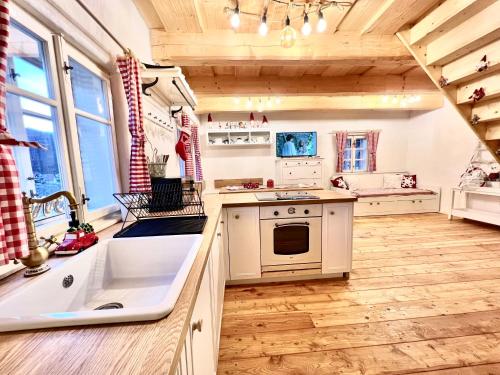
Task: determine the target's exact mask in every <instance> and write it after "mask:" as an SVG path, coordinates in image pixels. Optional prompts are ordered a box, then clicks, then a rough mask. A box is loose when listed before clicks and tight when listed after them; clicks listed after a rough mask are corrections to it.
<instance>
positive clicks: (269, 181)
mask: <svg viewBox="0 0 500 375" xmlns="http://www.w3.org/2000/svg"><path fill="white" fill-rule="evenodd" d="M266 186H267V187H268V188H269V189H272V188H273V187H274V180H273V179H272V178H270V179H269V180H267V184H266Z"/></svg>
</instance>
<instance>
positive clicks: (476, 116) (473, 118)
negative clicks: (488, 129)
mask: <svg viewBox="0 0 500 375" xmlns="http://www.w3.org/2000/svg"><path fill="white" fill-rule="evenodd" d="M480 119H481V118H480V117H479V116H478V115H477V114H476V113H474V116H472V120H471V121H470V123H471V124H472V125H477V124H479V120H480Z"/></svg>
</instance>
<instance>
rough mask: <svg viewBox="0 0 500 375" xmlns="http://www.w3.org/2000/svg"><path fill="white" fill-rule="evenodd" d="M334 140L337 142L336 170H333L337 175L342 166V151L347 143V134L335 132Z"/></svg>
mask: <svg viewBox="0 0 500 375" xmlns="http://www.w3.org/2000/svg"><path fill="white" fill-rule="evenodd" d="M335 139H336V142H337V168H335V170H336V171H337V173H341V172H342V166H343V164H344V150H345V146H346V143H347V132H346V131H343V132H337V133H335Z"/></svg>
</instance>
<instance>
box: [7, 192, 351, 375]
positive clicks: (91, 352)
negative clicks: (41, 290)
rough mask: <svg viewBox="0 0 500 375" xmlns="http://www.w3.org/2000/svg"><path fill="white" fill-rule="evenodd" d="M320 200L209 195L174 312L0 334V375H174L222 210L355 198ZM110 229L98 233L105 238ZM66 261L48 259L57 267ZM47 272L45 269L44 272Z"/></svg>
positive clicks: (12, 282) (13, 281) (10, 280)
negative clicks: (200, 235)
mask: <svg viewBox="0 0 500 375" xmlns="http://www.w3.org/2000/svg"><path fill="white" fill-rule="evenodd" d="M311 194H314V195H317V196H319V199H313V200H304V201H276V202H260V201H258V200H257V199H256V198H255V195H254V194H253V193H238V194H223V195H219V194H208V195H206V196H205V197H204V198H203V200H204V203H205V212H206V214H207V216H208V220H207V223H206V225H205V229H204V231H203V236H204V238H203V241H202V243H201V245H200V250H199V252H198V255H197V256H196V259H195V261H194V263H193V266H192V268H191V271H190V273H189V276H188V278H187V280H186V283H185V285H184V288H183V290H182V292H181V294H180V297H179V299H178V301H177V303H176V305H175V308H174V310H173V311H172V312H171V313H170V315H168V316H167V317H165V318H163V319H161V320H158V321H153V322H131V323H118V324H112V325H95V326H82V327H64V328H57V329H40V330H32V331H20V332H8V333H0V373H2V374H30V375H33V374H44V375H45V374H51V375H52V374H65V375H66V374H118V373H120V374H122V373H123V374H174V373H175V366H173V365H172V364H174V363H177V360H178V358H179V355H180V352H181V349H182V348H181V345H179V344H180V343H182V342H183V339H184V337H185V335H186V333H187V331H188V327H189V321H190V319H191V315H192V312H193V308H194V304H195V301H196V296H197V294H198V290H199V287H200V283H201V276H202V272H203V269H204V267H205V264H206V262H207V259H208V256H209V251H210V245H211V243H212V239H213V237H214V235H215V230H216V227H217V223H218V221H219V217H220V214H221V209H222V207H241V206H269V205H287V204H288V205H289V204H294V205H299V204H313V203H336V202H353V201H355V200H356V198H354V197H350V196H347V195H342V194H339V193H335V192H332V191H327V190H317V191H312V192H311ZM119 226H120V225H115V226H113V227H111V228H109V229H107V230H106V231H103V232H101V233H100V234H99V235H100V237H101V238H109V237H111V236H112V234H113V233H115V232H116V231H118V229H119ZM64 259H67V258H52V259H50V264H51V265H52V267H54V268H55V267H58V266H59V265H61V264H62V263H64ZM49 272H50V271H49ZM34 280H36V279H26V278H24V277H23V276H22V272H18V273H16V274H14V275H11V276H9V277H7V278H6V279H4V280H1V281H0V298H2V296H5V295H7V294H9V293H10V292H12V291H14V290H16V289H17V288H20V287H23V285H26V284H28V283H30V282H33V281H34Z"/></svg>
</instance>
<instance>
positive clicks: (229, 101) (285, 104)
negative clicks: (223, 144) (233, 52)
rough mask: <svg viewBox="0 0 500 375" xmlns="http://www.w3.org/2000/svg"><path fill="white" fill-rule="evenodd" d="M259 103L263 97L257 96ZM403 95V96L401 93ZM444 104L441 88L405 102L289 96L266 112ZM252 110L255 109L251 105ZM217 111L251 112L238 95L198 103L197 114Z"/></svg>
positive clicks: (415, 107)
mask: <svg viewBox="0 0 500 375" xmlns="http://www.w3.org/2000/svg"><path fill="white" fill-rule="evenodd" d="M253 99H254V100H253V102H254V103H256V102H257V101H258V100H259V98H253ZM399 99H402V97H399ZM442 106H443V95H441V94H440V93H439V92H436V93H424V94H422V95H420V101H418V102H412V103H407V104H406V105H402V104H401V100H398V101H396V102H393V101H392V100H384V97H383V95H349V96H289V97H283V98H281V101H280V104H278V105H274V106H272V107H270V108H269V107H266V112H275V111H332V110H383V111H387V110H400V111H409V110H432V109H437V108H441V107H442ZM250 110H251V109H250ZM214 112H249V109H248V107H247V106H246V101H245V100H240V103H239V104H236V102H235V100H234V97H231V96H214V97H201V98H199V99H198V106H197V107H196V113H197V114H203V113H214Z"/></svg>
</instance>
